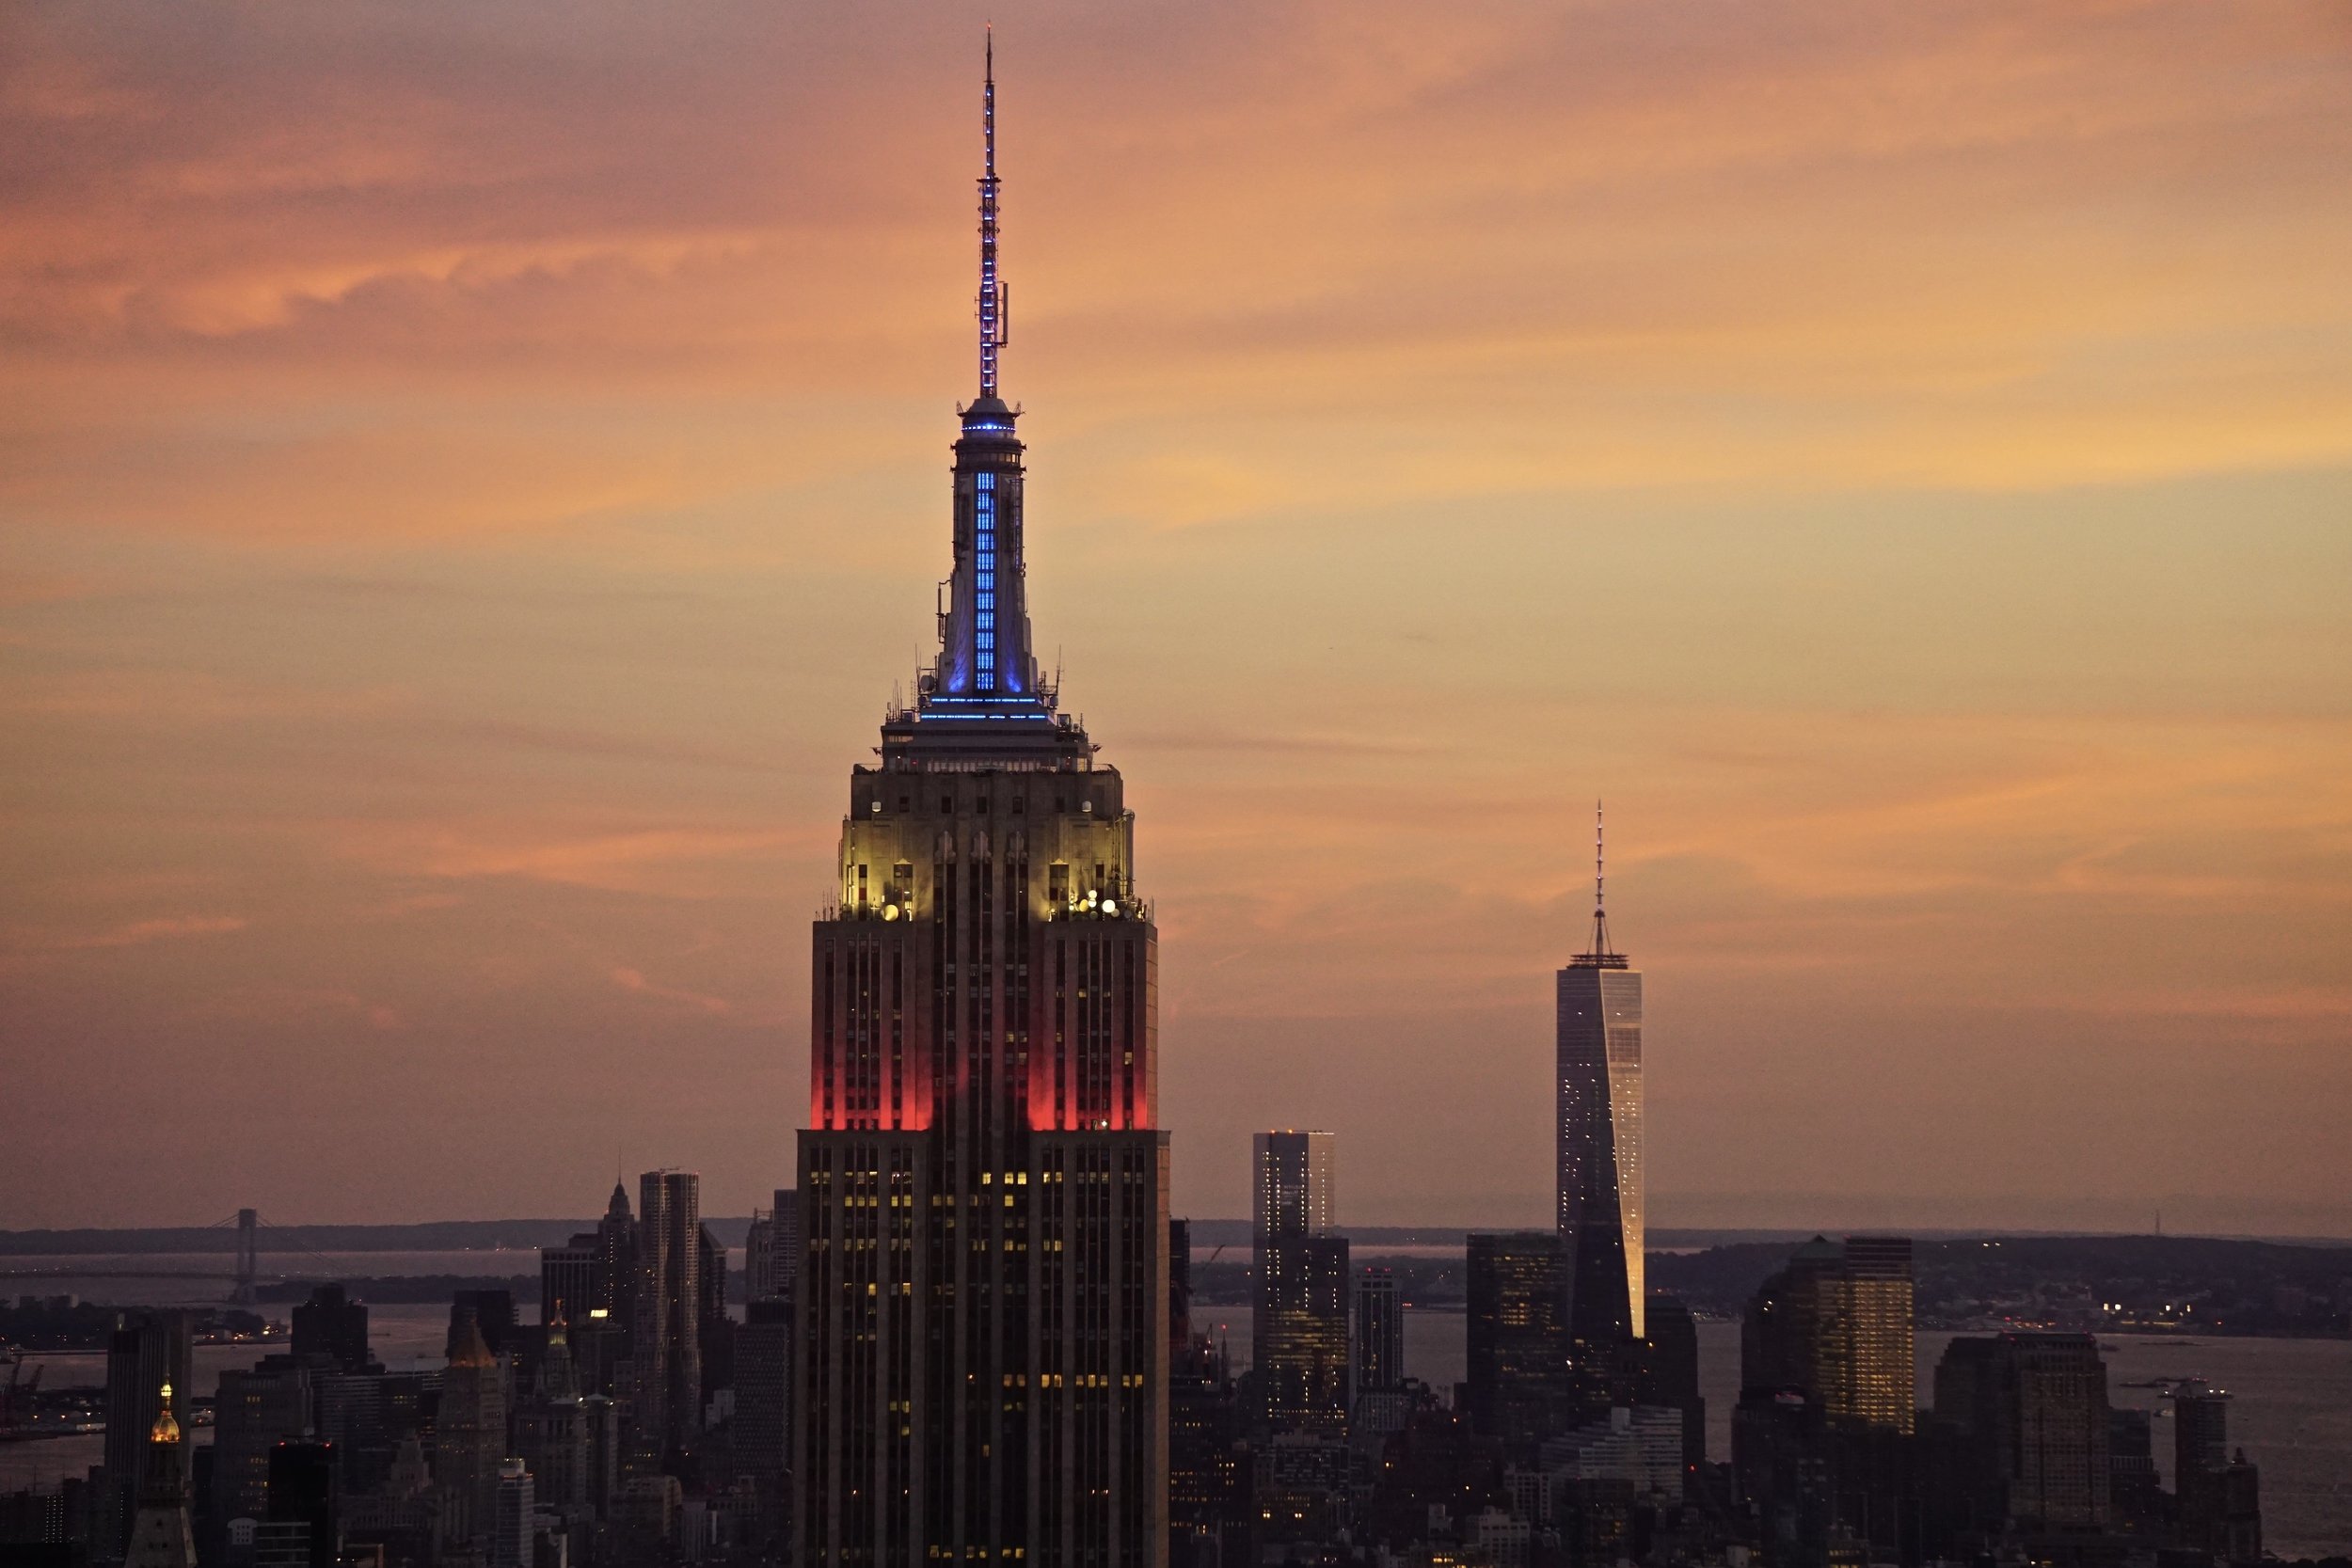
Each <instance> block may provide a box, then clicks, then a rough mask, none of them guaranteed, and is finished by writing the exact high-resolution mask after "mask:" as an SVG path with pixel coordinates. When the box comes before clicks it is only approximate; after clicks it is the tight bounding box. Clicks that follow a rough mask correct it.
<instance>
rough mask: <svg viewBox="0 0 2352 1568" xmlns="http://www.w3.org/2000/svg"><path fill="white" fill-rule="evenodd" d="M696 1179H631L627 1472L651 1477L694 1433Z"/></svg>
mask: <svg viewBox="0 0 2352 1568" xmlns="http://www.w3.org/2000/svg"><path fill="white" fill-rule="evenodd" d="M702 1237H703V1228H702V1179H701V1178H700V1177H698V1176H696V1175H695V1174H694V1173H693V1172H691V1171H677V1170H649V1171H647V1172H645V1173H644V1175H643V1176H641V1177H640V1178H638V1181H637V1293H636V1305H635V1307H634V1309H633V1311H632V1313H631V1319H632V1328H631V1331H630V1338H629V1362H630V1369H631V1377H632V1381H633V1388H634V1393H635V1403H634V1406H633V1408H634V1412H635V1414H634V1421H635V1430H634V1431H633V1432H632V1433H630V1439H629V1448H630V1452H629V1464H630V1465H631V1467H632V1473H642V1474H651V1473H653V1472H654V1471H656V1470H658V1469H660V1466H661V1465H662V1464H663V1462H664V1461H665V1460H667V1459H668V1458H669V1457H670V1456H671V1455H673V1454H675V1453H676V1452H677V1451H678V1450H679V1449H682V1448H684V1447H685V1446H686V1444H687V1442H688V1440H689V1439H691V1437H692V1436H693V1434H694V1433H698V1432H700V1431H701V1430H702V1408H703V1363H702V1326H703V1320H704V1316H705V1312H706V1309H707V1301H706V1299H705V1296H704V1291H703V1259H704V1247H703V1244H702Z"/></svg>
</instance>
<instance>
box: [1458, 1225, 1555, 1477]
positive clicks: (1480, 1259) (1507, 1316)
mask: <svg viewBox="0 0 2352 1568" xmlns="http://www.w3.org/2000/svg"><path fill="white" fill-rule="evenodd" d="M1465 1261H1466V1263H1467V1270H1466V1272H1467V1273H1468V1275H1469V1280H1468V1286H1469V1297H1470V1302H1469V1306H1470V1311H1469V1323H1468V1324H1467V1325H1466V1326H1467V1328H1468V1338H1469V1371H1470V1424H1471V1425H1472V1426H1474V1427H1476V1428H1477V1429H1478V1431H1479V1433H1480V1434H1481V1435H1483V1436H1486V1437H1494V1438H1500V1439H1501V1440H1502V1441H1503V1442H1504V1443H1506V1444H1511V1445H1515V1446H1517V1447H1518V1448H1520V1449H1527V1448H1530V1447H1532V1445H1534V1444H1535V1443H1537V1442H1539V1441H1541V1440H1542V1439H1543V1438H1544V1437H1546V1436H1548V1435H1549V1434H1551V1433H1557V1432H1560V1431H1564V1430H1565V1429H1566V1427H1567V1426H1568V1425H1569V1423H1570V1421H1571V1420H1572V1418H1573V1417H1574V1414H1575V1400H1574V1387H1573V1385H1572V1384H1571V1382H1570V1379H1569V1362H1570V1342H1569V1337H1568V1323H1567V1307H1568V1250H1567V1247H1566V1245H1565V1243H1563V1242H1562V1240H1561V1239H1560V1237H1559V1236H1557V1235H1555V1234H1552V1233H1550V1232H1547V1231H1541V1230H1523V1231H1512V1232H1503V1233H1500V1234H1497V1233H1486V1232H1480V1233H1474V1234H1472V1235H1471V1236H1470V1244H1469V1250H1468V1255H1467V1258H1466V1260H1465Z"/></svg>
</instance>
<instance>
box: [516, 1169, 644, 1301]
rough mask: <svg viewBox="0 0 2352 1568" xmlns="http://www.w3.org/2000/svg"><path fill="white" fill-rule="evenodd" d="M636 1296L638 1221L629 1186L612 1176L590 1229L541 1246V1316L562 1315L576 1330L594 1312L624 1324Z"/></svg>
mask: <svg viewBox="0 0 2352 1568" xmlns="http://www.w3.org/2000/svg"><path fill="white" fill-rule="evenodd" d="M636 1296H637V1222H636V1220H635V1219H634V1218H632V1217H631V1216H630V1214H629V1212H628V1189H627V1188H626V1187H623V1186H622V1185H621V1184H620V1183H619V1182H618V1181H615V1182H613V1183H612V1200H611V1201H610V1202H609V1203H607V1204H606V1206H605V1212H604V1218H603V1219H601V1220H598V1221H597V1222H596V1228H595V1229H594V1230H582V1231H580V1232H579V1233H577V1234H575V1235H574V1236H573V1237H572V1240H571V1243H570V1244H569V1245H568V1246H560V1247H553V1246H550V1247H541V1248H540V1249H539V1321H540V1322H541V1323H551V1322H553V1321H554V1320H555V1318H556V1317H557V1316H559V1315H560V1316H562V1318H563V1319H564V1322H565V1323H569V1324H570V1325H571V1326H572V1328H573V1329H574V1330H575V1331H577V1330H578V1329H580V1326H581V1325H582V1324H584V1323H588V1322H589V1321H591V1319H592V1318H593V1319H594V1320H595V1321H596V1322H598V1323H604V1324H606V1325H607V1326H608V1327H610V1328H612V1329H623V1328H626V1327H627V1325H628V1321H629V1315H630V1313H631V1311H632V1310H633V1309H634V1307H635V1306H636ZM558 1308H561V1312H560V1314H559V1311H558Z"/></svg>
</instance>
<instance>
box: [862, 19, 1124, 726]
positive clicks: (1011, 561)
mask: <svg viewBox="0 0 2352 1568" xmlns="http://www.w3.org/2000/svg"><path fill="white" fill-rule="evenodd" d="M980 148H981V163H980V181H979V185H980V290H979V323H980V395H979V396H978V397H976V398H974V399H973V400H972V401H971V402H970V403H969V404H966V405H964V407H962V408H961V409H960V410H959V411H958V413H959V415H960V416H961V423H962V430H961V434H960V435H959V436H957V438H956V443H955V567H954V570H953V572H952V573H951V574H950V575H949V577H948V578H947V580H946V581H945V582H943V583H941V584H940V594H939V606H938V613H939V653H938V656H937V657H935V658H934V659H933V660H932V661H931V664H930V668H929V669H926V670H923V671H921V672H919V673H918V674H917V676H916V679H915V699H914V705H912V706H910V707H907V708H905V709H903V710H901V711H898V712H896V713H893V714H892V715H891V717H890V719H889V721H887V722H885V723H884V724H883V726H882V754H883V756H884V757H885V758H895V757H900V756H905V755H910V754H912V753H914V752H922V753H925V754H928V755H940V754H945V753H948V752H954V753H957V754H971V753H975V752H988V753H990V754H1003V753H1005V752H1018V753H1020V754H1022V755H1025V756H1031V757H1038V756H1044V757H1050V758H1062V759H1067V758H1072V757H1076V756H1079V755H1084V754H1087V753H1088V752H1089V745H1088V742H1087V738H1086V736H1085V734H1084V732H1083V731H1081V730H1080V729H1079V728H1078V727H1077V726H1076V725H1075V724H1073V722H1072V721H1070V720H1069V719H1068V718H1066V717H1064V716H1063V715H1061V714H1059V713H1057V712H1056V710H1055V709H1056V697H1057V693H1056V691H1055V689H1054V684H1053V682H1052V681H1051V680H1050V679H1048V678H1047V677H1046V675H1045V673H1043V672H1041V670H1040V669H1039V668H1038V662H1037V657H1036V654H1035V651H1034V647H1033V644H1032V641H1031V637H1030V632H1029V602H1028V567H1027V562H1026V560H1025V555H1024V544H1023V540H1024V522H1025V518H1024V515H1023V509H1022V480H1023V477H1024V474H1025V468H1024V467H1023V463H1022V458H1023V455H1024V452H1025V448H1024V447H1023V446H1022V443H1021V438H1020V436H1017V435H1016V434H1015V433H1014V430H1015V426H1016V424H1017V423H1018V421H1019V420H1020V418H1021V410H1020V409H1018V408H1015V407H1011V406H1009V405H1008V404H1006V403H1005V401H1004V399H1003V398H1001V397H999V396H997V392H996V387H997V370H998V353H999V351H1000V350H1001V349H1003V347H1004V346H1005V342H1006V340H1007V305H1008V300H1009V294H1008V293H1007V291H1006V288H1005V281H1004V277H1003V275H1002V273H1001V271H1000V268H999V262H998V259H997V243H998V234H999V225H998V198H999V197H1000V196H1001V194H1002V190H1003V182H1001V181H1000V180H998V178H997V175H996V42H995V37H994V35H993V33H992V34H991V35H990V37H989V42H988V53H987V65H986V68H985V70H984V71H983V74H982V76H981V80H980Z"/></svg>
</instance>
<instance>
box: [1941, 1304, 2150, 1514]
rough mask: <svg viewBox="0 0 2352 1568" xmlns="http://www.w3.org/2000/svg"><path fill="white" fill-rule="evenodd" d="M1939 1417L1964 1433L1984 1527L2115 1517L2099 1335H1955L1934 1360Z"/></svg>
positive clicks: (1962, 1437)
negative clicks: (2111, 1508)
mask: <svg viewBox="0 0 2352 1568" xmlns="http://www.w3.org/2000/svg"><path fill="white" fill-rule="evenodd" d="M1935 1419H1936V1422H1937V1424H1938V1425H1939V1426H1942V1427H1945V1428H1947V1430H1948V1431H1950V1432H1951V1433H1956V1434H1957V1435H1958V1437H1959V1439H1960V1441H1961V1445H1962V1451H1963V1454H1964V1456H1965V1458H1964V1464H1965V1465H1966V1467H1967V1471H1968V1475H1967V1477H1966V1478H1965V1479H1966V1480H1967V1481H1970V1482H1972V1484H1970V1485H1969V1486H1968V1491H1969V1493H1970V1495H1971V1497H1972V1500H1973V1502H1974V1504H1975V1507H1976V1511H1977V1518H1976V1521H1975V1522H1976V1523H1977V1524H1978V1526H1979V1528H1984V1529H1986V1530H1988V1531H1991V1530H2008V1531H2024V1532H2028V1533H2032V1532H2042V1531H2054V1530H2087V1529H2094V1528H2102V1527H2104V1526H2106V1523H2107V1518H2108V1485H2109V1474H2108V1450H2107V1442H2108V1428H2109V1419H2108V1411H2107V1370H2106V1363H2105V1362H2104V1361H2102V1360H2101V1359H2100V1357H2099V1344H2098V1341H2097V1340H2096V1339H2095V1338H2092V1337H2091V1336H2090V1335H2088V1334H2002V1335H1996V1336H1993V1337H1991V1338H1958V1339H1954V1340H1952V1341H1951V1343H1950V1344H1948V1345H1947V1346H1946V1347H1945V1350H1944V1358H1943V1359H1942V1360H1941V1361H1939V1362H1938V1363H1936V1369H1935ZM1952 1479H1953V1480H1954V1481H1959V1480H1961V1479H1963V1478H1960V1477H1957V1476H1955V1477H1954V1478H1952Z"/></svg>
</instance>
